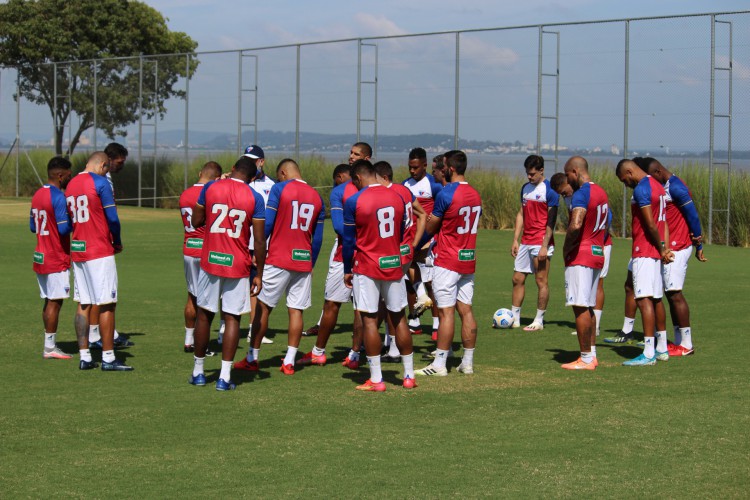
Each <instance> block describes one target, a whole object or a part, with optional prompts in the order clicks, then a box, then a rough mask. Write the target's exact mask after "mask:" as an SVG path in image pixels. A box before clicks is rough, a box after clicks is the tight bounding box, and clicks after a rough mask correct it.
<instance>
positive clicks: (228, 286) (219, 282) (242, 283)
mask: <svg viewBox="0 0 750 500" xmlns="http://www.w3.org/2000/svg"><path fill="white" fill-rule="evenodd" d="M197 291H198V293H197V295H196V298H197V299H198V300H197V303H198V307H200V308H202V309H205V310H207V311H211V312H212V313H217V312H219V299H221V310H222V311H224V312H225V313H229V314H236V315H241V314H247V313H249V312H250V278H222V277H221V276H216V275H214V274H211V273H207V272H206V271H204V270H203V268H201V270H200V274H199V275H198V290H197Z"/></svg>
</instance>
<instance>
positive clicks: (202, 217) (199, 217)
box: [191, 203, 206, 227]
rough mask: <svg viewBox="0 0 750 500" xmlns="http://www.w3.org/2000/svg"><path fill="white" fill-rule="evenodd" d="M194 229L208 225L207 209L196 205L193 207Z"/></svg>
mask: <svg viewBox="0 0 750 500" xmlns="http://www.w3.org/2000/svg"><path fill="white" fill-rule="evenodd" d="M191 221H192V223H193V227H203V225H204V224H206V207H204V206H203V205H201V204H198V203H196V204H195V206H194V207H193V217H192V219H191Z"/></svg>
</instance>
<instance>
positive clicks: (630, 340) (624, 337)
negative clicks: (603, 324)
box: [604, 330, 635, 345]
mask: <svg viewBox="0 0 750 500" xmlns="http://www.w3.org/2000/svg"><path fill="white" fill-rule="evenodd" d="M604 343H605V344H631V345H632V344H635V337H633V333H632V332H630V333H625V332H623V331H622V330H620V333H618V334H617V335H615V336H614V337H604Z"/></svg>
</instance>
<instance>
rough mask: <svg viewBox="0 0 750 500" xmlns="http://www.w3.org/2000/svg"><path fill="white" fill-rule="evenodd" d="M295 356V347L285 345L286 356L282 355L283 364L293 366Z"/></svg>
mask: <svg viewBox="0 0 750 500" xmlns="http://www.w3.org/2000/svg"><path fill="white" fill-rule="evenodd" d="M296 356H297V348H296V347H292V346H290V345H288V346H286V356H284V364H285V365H292V366H294V358H295V357H296Z"/></svg>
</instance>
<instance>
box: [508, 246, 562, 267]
mask: <svg viewBox="0 0 750 500" xmlns="http://www.w3.org/2000/svg"><path fill="white" fill-rule="evenodd" d="M541 248H542V245H524V244H521V246H520V247H519V248H518V255H516V262H515V263H514V265H513V270H514V271H516V272H517V273H524V274H533V273H535V272H536V268H535V267H534V257H536V256H537V255H539V249H541ZM554 253H555V247H554V246H552V245H550V246H549V247H547V257H548V258H549V257H552V255H553V254H554Z"/></svg>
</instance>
